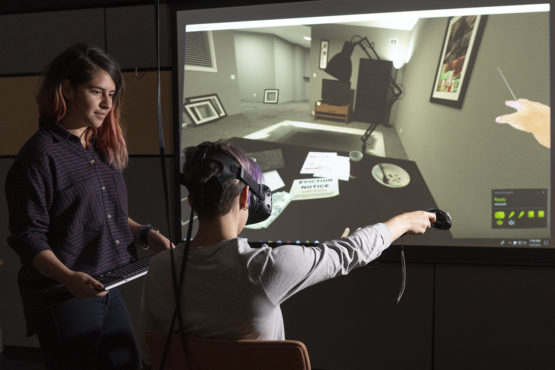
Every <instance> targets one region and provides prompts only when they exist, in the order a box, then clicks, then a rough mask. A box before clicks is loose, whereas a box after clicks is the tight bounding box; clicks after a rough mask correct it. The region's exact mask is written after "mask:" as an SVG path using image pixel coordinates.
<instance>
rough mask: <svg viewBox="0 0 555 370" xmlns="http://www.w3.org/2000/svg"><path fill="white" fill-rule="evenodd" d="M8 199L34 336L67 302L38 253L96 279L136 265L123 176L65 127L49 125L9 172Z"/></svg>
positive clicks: (44, 123) (12, 243) (42, 122)
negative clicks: (52, 310)
mask: <svg viewBox="0 0 555 370" xmlns="http://www.w3.org/2000/svg"><path fill="white" fill-rule="evenodd" d="M6 197H7V203H8V211H9V215H10V220H9V227H10V233H11V234H10V236H9V237H8V244H9V245H10V247H12V248H13V249H14V250H15V252H16V253H17V254H18V255H19V256H20V258H21V263H22V267H21V270H20V272H19V277H18V282H19V285H20V291H21V294H22V298H23V305H24V308H25V311H26V317H27V319H28V329H29V330H30V333H32V331H33V330H32V326H33V325H31V327H29V324H30V322H29V320H31V321H33V320H34V319H38V317H36V316H37V315H38V314H39V313H40V312H41V311H42V310H43V309H44V307H46V306H48V305H49V304H51V303H53V302H56V301H57V299H60V298H56V297H55V295H54V294H53V292H54V291H56V288H59V287H60V284H59V283H58V282H56V281H54V280H52V279H50V278H47V277H46V276H44V275H42V274H40V273H39V272H38V271H37V270H36V269H35V268H34V267H33V265H32V261H33V258H34V257H35V255H36V254H37V253H39V252H41V251H43V250H48V249H50V250H52V252H53V253H54V254H55V255H56V257H58V259H59V260H60V261H61V262H62V263H63V264H64V265H66V266H67V267H68V268H70V269H72V270H75V271H82V272H85V273H87V274H90V275H96V274H99V273H101V272H105V271H107V270H109V269H112V268H114V267H117V266H121V265H124V264H127V263H129V262H130V261H131V260H132V258H133V255H134V246H133V236H132V234H131V230H130V228H129V223H128V218H127V215H128V210H127V189H126V186H125V181H124V179H123V175H122V173H121V171H118V170H115V169H113V168H111V167H109V166H108V165H107V164H106V163H105V162H104V161H103V160H102V158H101V157H100V156H99V155H98V153H97V152H96V150H95V148H94V146H91V147H89V148H87V149H85V148H83V146H82V145H81V142H80V140H79V138H78V137H76V136H75V135H72V134H71V133H69V132H68V131H67V130H66V129H65V128H64V127H63V126H61V125H60V124H59V123H56V122H52V121H49V120H46V119H44V118H41V120H40V125H39V130H38V131H37V132H36V133H35V134H34V135H33V136H32V137H31V138H30V139H29V140H28V141H27V143H26V144H25V145H24V146H23V147H22V149H21V150H20V152H19V154H18V155H17V157H16V159H15V162H14V164H13V165H12V167H11V168H10V170H9V172H8V175H7V177H6ZM31 324H32V323H31Z"/></svg>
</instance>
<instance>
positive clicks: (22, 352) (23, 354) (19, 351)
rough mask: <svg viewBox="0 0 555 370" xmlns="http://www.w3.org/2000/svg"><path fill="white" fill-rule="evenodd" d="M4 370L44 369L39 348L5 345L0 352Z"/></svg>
mask: <svg viewBox="0 0 555 370" xmlns="http://www.w3.org/2000/svg"><path fill="white" fill-rule="evenodd" d="M0 369H2V370H43V369H44V367H43V366H42V362H41V358H40V351H39V349H38V348H21V347H12V346H5V347H4V349H3V351H2V353H0Z"/></svg>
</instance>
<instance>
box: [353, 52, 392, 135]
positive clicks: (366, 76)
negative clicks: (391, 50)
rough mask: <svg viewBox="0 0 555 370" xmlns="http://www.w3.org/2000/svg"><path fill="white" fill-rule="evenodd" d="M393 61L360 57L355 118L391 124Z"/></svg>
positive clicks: (379, 123)
mask: <svg viewBox="0 0 555 370" xmlns="http://www.w3.org/2000/svg"><path fill="white" fill-rule="evenodd" d="M392 73H393V63H392V62H391V61H389V60H374V59H360V63H359V67H358V80H357V87H356V101H355V110H354V114H353V115H354V119H355V120H356V121H362V122H370V123H373V124H376V125H389V113H390V110H391V102H392V99H393V91H392V90H391V89H390V87H389V84H390V81H391V79H392Z"/></svg>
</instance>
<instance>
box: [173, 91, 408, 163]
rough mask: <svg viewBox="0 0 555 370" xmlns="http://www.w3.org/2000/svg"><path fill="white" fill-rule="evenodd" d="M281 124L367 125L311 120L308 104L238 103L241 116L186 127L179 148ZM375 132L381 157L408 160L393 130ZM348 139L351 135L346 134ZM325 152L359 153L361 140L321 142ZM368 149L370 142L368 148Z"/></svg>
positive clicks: (304, 137) (287, 137) (307, 140)
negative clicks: (379, 138)
mask: <svg viewBox="0 0 555 370" xmlns="http://www.w3.org/2000/svg"><path fill="white" fill-rule="evenodd" d="M283 121H299V122H307V123H317V124H321V125H329V126H333V127H336V128H341V129H345V128H346V129H358V130H363V131H364V130H366V129H367V128H368V125H369V123H367V122H358V121H352V122H349V123H348V124H345V123H344V122H341V121H332V120H323V119H317V120H315V119H314V116H313V115H312V110H311V107H310V105H309V103H308V101H302V102H289V103H279V104H263V103H255V102H242V103H241V113H239V114H235V115H232V116H227V117H224V118H222V119H220V120H217V121H214V122H209V123H205V124H202V125H198V126H186V127H184V129H183V131H182V136H181V140H182V141H181V142H182V146H190V145H197V144H199V143H201V142H203V141H207V140H210V141H213V140H217V139H228V138H231V137H245V136H248V135H251V134H252V133H254V132H257V131H261V130H263V129H266V128H268V127H270V126H272V125H275V124H278V123H280V122H283ZM376 132H379V133H381V136H382V137H383V142H384V147H385V157H389V158H399V159H408V158H407V155H406V153H405V150H404V148H403V146H402V144H401V142H400V140H399V136H398V135H397V133H396V131H395V128H394V127H391V126H383V125H382V126H378V127H377V129H376ZM296 136H297V139H298V140H304V141H305V144H307V145H308V144H310V145H314V144H316V145H315V146H318V143H314V142H311V141H310V137H309V136H308V135H307V132H296ZM349 136H352V135H349ZM265 140H268V141H278V142H279V141H280V140H288V142H290V141H289V140H291V135H287V134H284V133H281V134H280V133H276V134H275V135H274V136H273V137H270V138H266V139H265ZM322 145H324V146H325V147H326V149H329V150H337V151H346V152H348V151H351V150H361V147H362V141H361V140H360V137H355V139H354V140H349V143H346V142H345V140H343V141H342V140H339V138H337V140H333V139H330V140H328V141H327V142H326V143H322ZM371 146H372V143H371V140H369V141H368V147H369V148H370V147H371Z"/></svg>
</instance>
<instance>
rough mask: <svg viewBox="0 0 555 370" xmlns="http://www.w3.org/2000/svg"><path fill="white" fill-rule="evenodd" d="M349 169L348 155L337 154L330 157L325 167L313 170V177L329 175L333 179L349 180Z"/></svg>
mask: <svg viewBox="0 0 555 370" xmlns="http://www.w3.org/2000/svg"><path fill="white" fill-rule="evenodd" d="M350 171H351V162H349V157H344V156H340V155H338V156H336V157H334V158H330V160H329V162H328V165H327V167H324V168H321V169H320V170H318V171H316V172H314V177H331V178H333V179H339V180H343V181H349V173H350Z"/></svg>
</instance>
